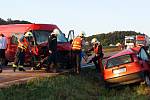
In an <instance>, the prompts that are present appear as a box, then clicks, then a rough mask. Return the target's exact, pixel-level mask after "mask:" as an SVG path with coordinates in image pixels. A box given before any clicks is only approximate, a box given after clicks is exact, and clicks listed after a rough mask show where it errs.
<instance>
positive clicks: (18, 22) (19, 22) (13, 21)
mask: <svg viewBox="0 0 150 100" xmlns="http://www.w3.org/2000/svg"><path fill="white" fill-rule="evenodd" d="M30 23H31V22H29V21H24V20H21V21H20V20H12V19H11V18H8V19H7V20H4V19H2V18H0V25H7V24H30Z"/></svg>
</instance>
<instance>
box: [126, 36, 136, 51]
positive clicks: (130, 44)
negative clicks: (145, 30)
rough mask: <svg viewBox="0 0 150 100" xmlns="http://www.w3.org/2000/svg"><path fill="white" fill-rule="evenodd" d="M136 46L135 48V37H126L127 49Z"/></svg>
mask: <svg viewBox="0 0 150 100" xmlns="http://www.w3.org/2000/svg"><path fill="white" fill-rule="evenodd" d="M134 46H135V36H125V47H126V49H129V48H132V47H134Z"/></svg>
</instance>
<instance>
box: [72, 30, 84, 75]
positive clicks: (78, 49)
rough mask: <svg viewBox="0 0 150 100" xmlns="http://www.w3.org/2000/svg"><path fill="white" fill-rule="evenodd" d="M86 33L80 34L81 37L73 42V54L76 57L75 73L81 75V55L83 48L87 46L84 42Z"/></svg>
mask: <svg viewBox="0 0 150 100" xmlns="http://www.w3.org/2000/svg"><path fill="white" fill-rule="evenodd" d="M84 36H85V33H84V32H80V33H79V35H78V36H77V37H76V38H75V39H74V40H73V41H72V52H73V56H74V64H73V66H74V72H75V73H76V74H79V73H80V70H81V53H82V49H83V46H84V44H85V41H84Z"/></svg>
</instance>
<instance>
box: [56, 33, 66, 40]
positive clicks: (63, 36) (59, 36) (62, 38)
mask: <svg viewBox="0 0 150 100" xmlns="http://www.w3.org/2000/svg"><path fill="white" fill-rule="evenodd" d="M57 42H67V39H66V37H65V34H64V33H60V34H58V35H57Z"/></svg>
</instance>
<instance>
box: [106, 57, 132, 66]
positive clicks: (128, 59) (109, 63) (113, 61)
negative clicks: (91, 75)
mask: <svg viewBox="0 0 150 100" xmlns="http://www.w3.org/2000/svg"><path fill="white" fill-rule="evenodd" d="M130 62H132V58H131V55H123V56H119V57H116V58H112V59H109V60H108V61H107V66H106V68H111V67H113V66H118V65H122V64H126V63H130Z"/></svg>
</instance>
